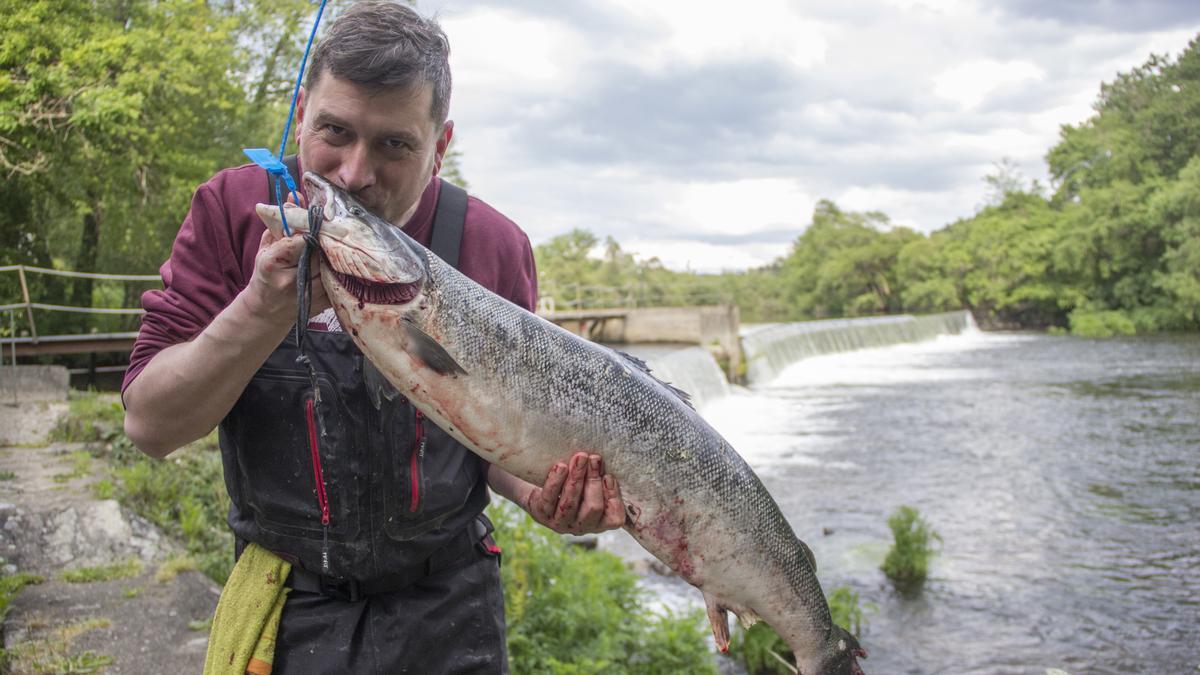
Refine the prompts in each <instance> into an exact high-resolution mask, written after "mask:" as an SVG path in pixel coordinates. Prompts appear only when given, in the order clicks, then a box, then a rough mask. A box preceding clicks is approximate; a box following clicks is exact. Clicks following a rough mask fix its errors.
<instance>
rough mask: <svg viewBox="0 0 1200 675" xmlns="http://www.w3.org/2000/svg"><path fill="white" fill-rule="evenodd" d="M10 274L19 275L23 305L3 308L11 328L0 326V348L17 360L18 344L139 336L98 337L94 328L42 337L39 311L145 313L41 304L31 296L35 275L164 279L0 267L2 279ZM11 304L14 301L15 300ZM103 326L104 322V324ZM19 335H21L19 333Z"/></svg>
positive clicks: (134, 280) (138, 280)
mask: <svg viewBox="0 0 1200 675" xmlns="http://www.w3.org/2000/svg"><path fill="white" fill-rule="evenodd" d="M8 274H15V275H16V278H17V284H16V286H17V288H18V289H19V294H20V300H19V302H6V303H5V304H0V312H7V313H8V315H9V316H8V321H7V322H6V323H7V324H8V325H7V326H4V325H0V346H3V345H8V346H10V347H11V350H10V351H11V352H12V358H13V359H14V360H15V358H16V346H17V345H18V344H27V345H38V344H39V343H42V342H45V341H52V342H63V341H66V340H70V339H72V338H76V339H78V340H81V341H84V340H89V339H98V338H104V339H112V338H114V337H125V336H129V337H132V336H135V335H136V334H137V333H136V331H134V332H129V331H123V332H112V331H106V332H103V333H97V328H96V327H95V326H93V327H92V328H91V330H90V331H84V332H78V333H74V334H62V335H42V334H40V333H39V331H38V324H37V319H36V318H35V310H36V311H38V312H58V313H67V314H72V315H78V314H90V315H96V316H141V315H142V314H144V313H145V310H143V309H142V308H140V307H95V306H90V305H87V306H84V305H67V304H60V303H53V302H37V301H35V300H34V298H33V297H31V292H30V287H31V285H30V280H31V278H32V277H33V275H42V276H50V277H57V278H67V279H85V280H88V281H101V282H119V283H148V282H161V277H159V276H158V275H157V274H103V273H98V272H73V271H70V270H56V269H48V268H45V267H35V266H33V265H0V277H2V276H5V275H8ZM0 300H3V299H0ZM8 300H11V298H9V299H8ZM19 314H24V319H25V321H24V324H25V325H24V326H19V325H18V321H17V316H18V315H19ZM100 323H104V322H103V321H101V322H100ZM6 329H7V330H6ZM18 331H21V332H20V333H18ZM5 333H7V334H5ZM0 353H2V352H0Z"/></svg>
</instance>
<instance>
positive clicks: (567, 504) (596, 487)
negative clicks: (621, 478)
mask: <svg viewBox="0 0 1200 675" xmlns="http://www.w3.org/2000/svg"><path fill="white" fill-rule="evenodd" d="M521 506H522V507H524V508H525V510H526V511H528V512H529V514H530V515H532V516H533V519H534V520H536V521H537V522H539V523H541V524H542V525H545V526H546V527H548V528H550V529H552V530H554V531H555V532H560V533H564V534H585V533H589V532H603V531H605V530H612V529H616V528H618V527H620V526H621V525H622V524H624V523H625V507H624V502H623V501H622V500H621V488H620V486H619V485H617V478H616V476H612V475H606V474H605V473H604V460H603V459H602V458H601V457H600V455H588V454H587V453H584V452H577V453H575V455H574V456H573V457H571V461H570V463H569V464H568V463H566V462H559V463H557V464H555V465H554V466H553V467H551V468H550V473H549V474H547V476H546V482H545V484H544V485H542V487H534V488H533V489H532V490H530V491H529V493H528V494H527V495H526V496H525V498H524V500H523V501H522V502H521Z"/></svg>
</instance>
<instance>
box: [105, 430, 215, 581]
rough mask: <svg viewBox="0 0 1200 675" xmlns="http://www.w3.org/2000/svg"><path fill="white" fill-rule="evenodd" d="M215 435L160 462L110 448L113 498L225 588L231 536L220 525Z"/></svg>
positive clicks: (119, 446) (127, 448) (129, 449)
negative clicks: (183, 549)
mask: <svg viewBox="0 0 1200 675" xmlns="http://www.w3.org/2000/svg"><path fill="white" fill-rule="evenodd" d="M215 436H216V434H215V433H213V434H210V435H209V437H207V438H205V439H203V440H201V441H197V442H196V443H193V444H191V445H188V446H187V447H184V448H182V449H180V450H177V451H175V452H174V453H173V454H172V455H171V456H170V457H169V458H167V459H165V460H155V459H151V458H149V457H146V456H144V455H142V454H141V453H139V452H137V451H136V450H134V449H133V448H132V447H131V446H129V445H127V444H128V440H124V441H123V442H122V443H119V444H114V446H115V450H114V453H113V460H115V461H114V464H115V465H116V466H115V468H114V473H115V474H116V477H117V479H118V489H117V496H118V499H119V500H120V501H121V503H122V504H125V505H126V506H128V507H129V508H131V509H133V510H134V511H135V512H137V513H138V515H140V516H142V517H143V518H146V519H147V520H149V521H151V522H153V523H154V524H155V525H157V526H159V527H160V528H162V529H163V530H164V531H165V532H166V533H167V534H169V535H171V536H173V537H176V538H177V539H179V540H181V541H183V543H184V545H185V547H186V548H187V551H188V554H189V555H190V556H191V559H193V560H194V561H195V562H194V564H195V566H196V567H198V568H199V569H200V571H202V572H204V573H205V574H206V575H208V576H209V577H211V578H212V579H214V580H215V581H217V582H218V583H225V580H226V579H228V578H229V573H230V571H232V569H233V554H232V552H233V535H232V533H231V532H230V531H229V527H228V525H226V523H225V516H226V514H227V513H228V511H229V496H228V494H227V493H226V492H225V482H224V478H223V472H222V466H221V453H220V450H219V449H218V448H217V445H216V438H215Z"/></svg>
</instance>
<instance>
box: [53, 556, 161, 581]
mask: <svg viewBox="0 0 1200 675" xmlns="http://www.w3.org/2000/svg"><path fill="white" fill-rule="evenodd" d="M141 573H142V561H141V560H138V559H137V558H129V559H128V560H124V561H122V562H117V563H112V564H110V565H96V566H94V567H79V568H76V569H73V570H67V571H65V572H63V575H62V577H63V581H66V582H67V583H71V584H90V583H95V582H99V581H112V580H114V579H128V578H129V577H136V576H137V575H139V574H141Z"/></svg>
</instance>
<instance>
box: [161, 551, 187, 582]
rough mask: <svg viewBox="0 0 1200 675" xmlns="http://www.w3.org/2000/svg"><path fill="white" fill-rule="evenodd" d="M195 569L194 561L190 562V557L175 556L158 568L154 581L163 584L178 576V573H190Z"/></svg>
mask: <svg viewBox="0 0 1200 675" xmlns="http://www.w3.org/2000/svg"><path fill="white" fill-rule="evenodd" d="M195 569H196V561H195V560H192V558H191V556H187V555H177V556H175V557H174V558H171V559H170V560H168V561H166V562H164V563H163V564H162V565H160V566H159V568H158V572H156V573H155V575H154V579H155V581H157V582H158V583H160V584H165V583H167V582H168V581H170V580H172V579H174V578H175V577H177V576H179V573H180V572H192V571H195Z"/></svg>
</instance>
